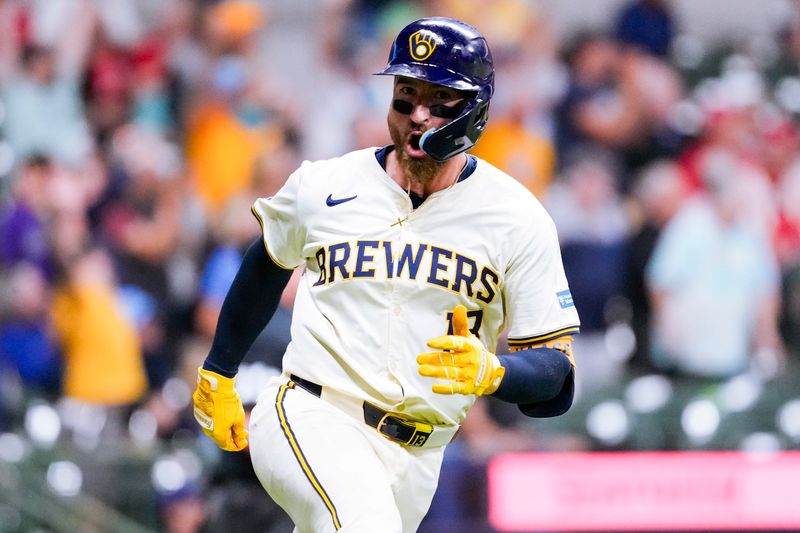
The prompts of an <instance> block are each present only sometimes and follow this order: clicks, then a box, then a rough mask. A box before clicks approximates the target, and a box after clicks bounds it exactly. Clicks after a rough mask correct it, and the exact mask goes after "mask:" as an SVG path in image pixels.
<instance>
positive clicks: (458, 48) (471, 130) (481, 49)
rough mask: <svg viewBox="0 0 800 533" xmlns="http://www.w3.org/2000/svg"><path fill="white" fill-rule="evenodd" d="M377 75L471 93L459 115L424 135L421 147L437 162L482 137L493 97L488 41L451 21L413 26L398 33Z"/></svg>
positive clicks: (429, 21)
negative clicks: (408, 79)
mask: <svg viewBox="0 0 800 533" xmlns="http://www.w3.org/2000/svg"><path fill="white" fill-rule="evenodd" d="M377 74H386V75H392V76H405V77H408V78H415V79H418V80H423V81H427V82H430V83H435V84H437V85H444V86H445V87H451V88H453V89H458V90H462V91H469V92H471V93H473V96H472V99H471V100H470V101H469V103H468V105H467V106H466V107H465V108H464V109H463V111H462V112H461V114H460V115H459V116H457V117H456V118H455V119H453V120H452V121H451V122H449V123H448V124H446V125H445V126H442V127H441V128H437V129H433V130H429V131H427V132H425V134H424V135H423V136H422V139H420V147H421V148H422V149H423V150H424V151H425V153H427V154H428V155H429V156H431V157H432V158H433V159H435V160H437V161H445V160H447V159H450V158H451V157H453V156H455V155H457V154H460V153H461V152H464V151H465V150H469V149H470V148H472V146H474V145H475V142H476V141H477V140H478V137H480V136H481V133H483V129H484V127H485V126H486V120H487V118H488V110H489V100H490V99H491V98H492V94H493V93H494V65H493V64H492V54H491V52H490V51H489V45H488V44H487V43H486V39H484V37H483V36H482V35H481V34H480V33H479V32H478V30H476V29H475V28H473V27H472V26H470V25H469V24H466V23H464V22H461V21H459V20H455V19H451V18H447V17H430V18H424V19H420V20H417V21H414V22H412V23H411V24H409V25H408V26H406V27H405V28H403V29H402V30H400V33H399V34H398V35H397V38H396V39H395V40H394V44H393V45H392V51H391V52H390V53H389V64H388V65H387V66H386V68H385V69H383V71H381V72H378V73H377Z"/></svg>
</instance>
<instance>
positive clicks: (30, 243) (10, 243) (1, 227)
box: [0, 155, 54, 280]
mask: <svg viewBox="0 0 800 533" xmlns="http://www.w3.org/2000/svg"><path fill="white" fill-rule="evenodd" d="M53 172H54V169H53V164H52V162H51V161H50V159H48V158H47V157H45V156H43V155H32V156H31V157H29V158H28V159H27V160H25V161H24V162H23V163H22V165H20V167H19V169H18V170H17V173H16V175H15V176H14V178H13V184H12V187H13V191H12V194H11V196H10V198H8V201H7V202H4V203H3V205H2V207H0V267H2V268H10V267H12V266H14V265H17V264H19V263H22V262H24V263H29V264H31V265H34V266H35V267H36V268H38V269H39V271H40V272H41V274H42V275H43V276H45V278H47V279H48V280H51V279H52V277H53V274H54V272H53V267H54V266H53V261H52V258H51V254H50V249H49V242H48V241H49V235H48V228H47V218H48V217H49V216H50V215H49V214H48V206H49V204H50V203H51V198H50V195H51V182H52V180H51V178H52V176H53Z"/></svg>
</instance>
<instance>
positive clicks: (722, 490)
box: [489, 452, 800, 531]
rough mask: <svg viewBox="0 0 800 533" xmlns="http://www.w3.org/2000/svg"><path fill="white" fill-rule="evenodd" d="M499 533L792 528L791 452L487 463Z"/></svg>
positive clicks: (799, 504) (798, 463)
mask: <svg viewBox="0 0 800 533" xmlns="http://www.w3.org/2000/svg"><path fill="white" fill-rule="evenodd" d="M489 521H490V523H491V524H492V526H493V527H494V528H496V529H498V530H500V531H542V530H547V531H631V530H637V531H647V530H662V531H663V530H676V531H680V530H695V529H705V530H711V531H723V530H743V529H744V530H747V529H749V530H794V531H800V452H785V453H779V454H773V455H750V454H744V453H739V452H602V453H601V452H598V453H564V454H559V453H552V454H551V453H525V454H508V455H502V456H498V457H497V458H495V459H494V460H492V462H491V463H490V464H489Z"/></svg>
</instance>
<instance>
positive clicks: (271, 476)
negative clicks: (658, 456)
mask: <svg viewBox="0 0 800 533" xmlns="http://www.w3.org/2000/svg"><path fill="white" fill-rule="evenodd" d="M379 74H383V75H389V76H394V89H393V96H392V102H391V107H390V109H389V113H388V126H389V131H390V133H391V139H392V145H390V146H385V147H382V148H374V147H373V148H366V149H362V150H357V151H354V152H351V153H348V154H345V155H343V156H341V157H338V158H335V159H330V160H326V161H317V162H304V163H303V164H302V165H301V166H300V168H299V169H297V170H296V171H295V172H294V173H293V174H292V175H291V176H290V177H289V178H288V180H287V182H286V183H285V185H284V186H283V188H282V189H281V190H280V191H279V192H278V193H277V194H276V195H275V196H274V197H272V198H260V199H258V200H256V201H255V204H254V205H253V209H252V210H253V213H254V214H255V216H256V218H257V219H258V221H259V222H260V224H261V226H262V230H263V239H259V240H258V241H257V242H256V243H254V244H253V245H252V246H251V247H250V249H249V250H248V251H247V253H246V255H245V258H244V261H243V263H242V266H241V268H240V270H239V272H238V274H237V276H236V279H235V281H234V282H233V285H232V286H231V288H230V291H229V293H228V295H227V297H226V299H225V302H224V304H223V308H222V311H221V315H220V317H219V323H218V325H217V330H216V334H215V338H214V342H213V345H212V348H211V351H210V353H209V355H208V358H207V359H206V361H205V362H204V364H203V366H202V367H201V368H200V369H199V370H198V385H197V390H196V391H195V394H194V405H195V409H194V413H195V417H196V419H197V421H198V422H199V424H200V425H201V426H202V428H203V431H204V432H205V433H206V434H207V435H208V436H210V437H211V438H212V439H214V440H215V441H216V442H217V444H218V445H219V446H220V447H222V448H223V449H225V450H242V449H244V448H245V447H247V446H248V444H249V447H250V454H251V458H252V462H253V466H254V469H255V472H256V473H257V475H258V477H259V479H260V480H261V483H262V484H263V485H264V487H265V489H266V490H267V492H268V493H269V494H270V496H271V497H272V498H273V499H274V500H275V501H276V502H277V503H278V504H280V505H281V506H282V507H283V508H284V509H285V510H286V512H287V513H288V514H289V516H290V517H291V518H292V520H293V521H294V523H295V525H296V529H295V531H297V532H301V533H306V532H330V531H345V532H348V533H353V532H364V533H375V532H381V533H400V532H412V531H416V529H417V527H418V525H419V523H420V522H421V520H422V518H423V517H424V515H425V513H426V512H427V510H428V507H429V505H430V502H431V499H432V497H433V494H434V491H435V489H436V485H437V480H438V475H439V469H440V465H441V462H442V456H443V453H444V448H445V446H446V445H447V443H448V442H450V440H451V439H452V438H453V436H454V435H455V433H456V431H457V430H458V427H459V424H460V423H461V422H462V421H463V420H464V417H465V416H466V414H467V411H468V410H469V408H470V406H471V405H472V404H473V402H474V401H475V399H476V397H478V396H481V395H492V396H494V397H496V398H499V399H501V400H504V401H507V402H513V403H516V404H518V405H519V408H520V409H521V410H522V412H523V413H525V414H526V415H529V416H535V417H544V416H555V415H559V414H561V413H563V412H564V411H566V410H567V409H568V408H569V407H570V405H571V403H572V393H573V386H574V385H573V384H574V360H573V357H572V353H571V339H572V335H573V334H575V333H576V332H577V331H578V326H579V321H578V315H577V312H576V310H575V307H574V305H573V302H572V297H571V296H570V292H569V288H568V285H567V280H566V277H565V275H564V271H563V267H562V262H561V257H560V252H559V246H558V239H557V236H556V231H555V228H554V225H553V222H552V220H551V219H550V217H549V216H548V215H547V213H546V212H545V211H544V209H543V208H542V206H541V205H540V203H539V202H538V201H537V200H536V199H535V198H534V197H533V196H532V195H531V194H530V193H529V192H528V191H527V190H526V189H525V188H524V187H523V186H522V185H521V184H519V183H518V182H517V181H516V180H514V179H513V178H512V177H510V176H508V175H506V174H504V173H503V172H501V171H500V170H498V169H496V168H494V167H492V166H491V165H489V164H488V163H486V162H484V161H482V160H479V159H477V158H475V157H474V156H472V155H469V154H467V153H466V151H467V150H468V149H469V148H470V147H472V146H473V145H474V143H475V141H477V140H478V137H479V136H480V135H481V132H482V131H483V129H484V126H485V124H486V120H487V111H488V107H489V101H490V99H491V97H492V93H493V90H494V68H493V65H492V56H491V53H490V52H489V47H488V45H487V43H486V40H485V39H484V38H483V37H482V36H481V35H480V34H479V33H478V32H477V30H475V29H474V28H472V27H471V26H468V25H467V24H464V23H463V22H460V21H457V20H453V19H449V18H426V19H421V20H418V21H415V22H412V23H411V24H409V25H408V26H406V27H405V28H404V29H403V30H402V31H400V33H399V34H398V36H397V38H396V39H395V41H394V44H393V46H392V50H391V53H390V56H389V63H388V66H387V67H386V68H385V69H384V70H383V71H382V72H380V73H379ZM298 267H302V268H303V269H304V273H303V276H302V280H301V282H300V287H299V289H298V293H297V299H296V303H295V307H294V315H293V321H292V329H291V333H292V341H291V343H290V345H289V346H288V348H287V350H286V353H285V355H284V358H283V375H282V376H280V377H279V378H275V379H274V380H273V381H272V382H270V383H269V384H268V385H267V386H266V388H265V390H264V391H263V392H262V393H261V395H260V396H259V399H258V402H257V405H256V406H255V408H254V409H253V412H252V415H251V418H250V424H249V433H248V430H246V429H245V422H244V412H243V410H242V404H241V401H240V399H239V396H238V395H237V393H236V391H235V389H234V376H235V375H236V372H237V369H238V365H239V363H240V361H241V360H242V358H243V357H244V354H245V352H246V351H247V349H248V347H249V346H250V344H251V343H252V341H253V339H255V337H256V336H257V334H258V333H259V331H260V330H261V329H262V328H263V327H264V326H265V324H266V323H267V322H268V321H269V319H270V316H271V315H272V313H273V311H274V310H275V307H276V306H277V304H278V299H279V297H280V294H281V291H282V289H283V287H284V285H285V284H286V282H287V280H288V279H289V276H290V274H291V271H292V270H293V269H296V268H298ZM504 328H508V332H509V333H508V335H509V345H510V347H511V351H512V352H513V353H511V354H502V355H498V354H495V353H493V351H494V350H493V349H494V347H495V346H496V343H497V340H498V336H499V335H500V333H501V331H503V330H504Z"/></svg>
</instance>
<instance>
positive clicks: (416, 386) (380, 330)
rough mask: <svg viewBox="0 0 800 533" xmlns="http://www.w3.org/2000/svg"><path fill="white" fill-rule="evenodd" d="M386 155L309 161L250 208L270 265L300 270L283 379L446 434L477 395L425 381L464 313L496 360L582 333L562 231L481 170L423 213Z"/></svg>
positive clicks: (524, 194) (496, 174) (513, 188)
mask: <svg viewBox="0 0 800 533" xmlns="http://www.w3.org/2000/svg"><path fill="white" fill-rule="evenodd" d="M376 150H377V148H368V149H364V150H358V151H354V152H351V153H349V154H346V155H344V156H342V157H338V158H335V159H329V160H325V161H318V162H305V163H303V164H302V165H301V166H300V168H299V169H298V170H297V171H295V172H294V173H293V174H292V175H291V176H290V177H289V179H288V180H287V182H286V184H285V185H284V186H283V188H282V189H281V190H280V191H279V192H278V193H277V194H276V195H275V196H274V197H271V198H261V199H258V200H256V202H255V204H254V205H253V212H254V213H255V215H256V216H257V217H258V219H259V221H260V222H261V224H262V229H263V237H264V242H265V244H266V247H267V250H268V251H269V253H270V255H271V257H272V258H273V260H274V261H275V262H276V263H278V264H279V265H281V266H283V267H285V268H295V267H298V266H301V265H302V266H303V267H304V268H305V272H304V274H303V277H302V281H301V283H300V287H299V288H298V292H297V299H296V302H295V307H294V315H293V318H292V330H291V333H292V341H291V343H290V344H289V346H288V348H287V351H286V354H285V356H284V359H283V365H284V371H285V372H287V373H292V374H295V375H297V376H300V377H302V378H304V379H307V380H310V381H313V382H316V383H318V384H321V385H323V386H325V387H330V388H332V389H335V390H337V391H339V392H341V393H343V394H345V395H348V396H352V397H355V398H357V399H361V400H366V401H369V402H371V403H373V404H375V405H378V406H380V407H382V408H384V409H386V410H390V411H395V412H399V413H403V414H406V415H408V416H410V417H411V418H413V419H415V420H418V421H424V422H428V423H432V424H437V425H452V424H458V423H460V422H461V421H462V420H463V419H464V416H465V415H466V412H467V410H468V409H469V407H470V406H471V405H472V403H473V402H474V400H475V397H474V396H473V395H459V394H453V395H440V394H435V393H433V392H432V391H431V385H432V384H433V383H434V380H433V379H432V378H427V377H423V376H420V375H419V374H418V372H417V368H418V365H417V363H416V356H417V355H418V354H419V353H421V352H425V351H429V348H428V347H427V346H426V342H427V341H428V340H429V339H431V338H433V337H436V336H439V335H443V334H446V333H448V332H449V331H448V330H449V328H450V319H451V313H452V310H453V308H454V307H455V306H456V305H457V304H463V305H464V306H465V307H466V308H467V310H468V317H469V320H470V327H471V328H473V332H475V333H478V335H479V336H480V338H481V340H482V341H483V342H484V344H485V345H486V346H487V347H488V348H489V349H490V350H491V349H494V347H495V346H496V344H497V339H498V336H499V335H500V334H501V332H502V331H503V329H504V328H505V327H508V328H509V343H510V344H512V345H513V344H515V342H516V343H520V344H522V343H526V342H530V341H531V340H539V339H546V338H547V337H551V336H553V335H556V334H563V333H569V332H574V331H576V330H577V326H578V324H579V320H578V315H577V312H576V310H575V307H574V305H573V304H572V298H571V296H570V295H569V288H568V285H567V280H566V276H565V275H564V269H563V266H562V262H561V255H560V251H559V246H558V239H557V235H556V230H555V226H554V224H553V222H552V220H551V218H550V216H549V215H548V214H547V212H546V211H545V210H544V208H543V207H542V205H541V204H540V203H539V201H538V200H537V199H536V198H535V197H534V196H533V195H532V194H531V193H530V192H529V191H528V190H527V189H525V187H524V186H522V185H521V184H520V183H519V182H517V181H516V180H515V179H513V178H512V177H510V176H508V175H507V174H505V173H503V172H502V171H500V170H498V169H497V168H495V167H493V166H491V165H490V164H488V163H486V162H484V161H482V160H480V159H479V160H478V162H477V167H476V169H475V171H474V172H473V173H472V174H471V175H470V176H469V177H468V178H467V179H464V180H461V181H459V182H457V183H455V184H454V185H453V186H451V187H449V188H448V189H445V190H442V191H439V192H436V193H434V194H432V195H430V196H429V197H428V198H427V199H426V200H425V201H424V202H423V203H422V205H421V206H419V207H418V208H417V209H413V207H412V204H411V200H410V198H409V196H408V194H407V192H406V191H405V190H404V189H403V188H401V187H400V186H399V185H398V184H397V183H396V182H394V181H393V180H392V179H391V178H390V177H389V176H388V175H387V174H386V172H385V170H384V169H383V168H382V167H381V165H380V164H379V163H378V161H377V159H376V157H375V152H376Z"/></svg>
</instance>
